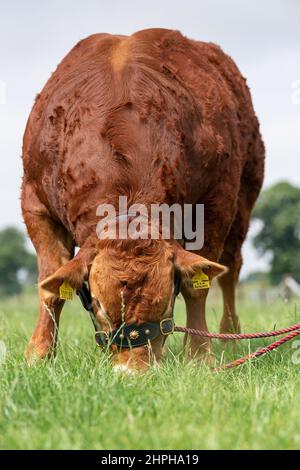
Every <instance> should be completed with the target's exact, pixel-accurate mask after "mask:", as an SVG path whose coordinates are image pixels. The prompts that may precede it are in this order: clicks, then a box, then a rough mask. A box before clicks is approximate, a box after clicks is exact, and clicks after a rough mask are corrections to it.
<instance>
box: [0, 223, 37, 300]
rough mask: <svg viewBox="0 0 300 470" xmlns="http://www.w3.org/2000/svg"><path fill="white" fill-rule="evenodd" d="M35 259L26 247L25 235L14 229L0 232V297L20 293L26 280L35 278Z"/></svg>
mask: <svg viewBox="0 0 300 470" xmlns="http://www.w3.org/2000/svg"><path fill="white" fill-rule="evenodd" d="M36 272H37V268H36V257H35V255H33V254H32V253H30V252H29V251H28V249H27V247H26V239H25V235H24V234H23V233H22V232H21V231H20V230H18V229H17V228H15V227H8V228H5V229H4V230H1V231H0V295H2V296H3V295H13V294H18V293H20V292H21V291H22V287H23V285H24V283H25V282H26V280H29V279H31V280H32V279H35V278H36Z"/></svg>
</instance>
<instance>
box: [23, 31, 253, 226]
mask: <svg viewBox="0 0 300 470" xmlns="http://www.w3.org/2000/svg"><path fill="white" fill-rule="evenodd" d="M154 95H156V96H160V97H161V101H159V99H160V98H156V100H154V99H152V96H154ZM124 97H125V98H124ZM146 100H148V101H149V103H150V104H149V103H148V102H146ZM151 100H152V101H153V102H152V103H151ZM129 101H130V103H131V104H132V105H133V106H134V107H135V109H136V110H137V113H138V114H139V115H140V117H141V124H140V125H141V126H143V119H145V113H146V114H147V113H148V114H151V113H152V114H153V115H155V113H156V114H158V115H161V116H164V119H165V124H166V127H168V126H169V127H171V126H172V123H171V120H172V119H173V121H174V120H175V119H178V122H179V126H180V132H181V133H182V134H183V133H185V134H186V135H185V141H186V142H187V145H188V148H189V151H187V152H186V155H185V156H184V157H182V154H181V153H180V154H179V156H178V160H174V161H172V158H173V157H172V155H165V156H163V157H162V160H165V161H162V162H161V165H166V166H167V168H168V171H169V172H171V173H172V175H171V174H170V177H172V178H173V177H174V178H175V179H176V178H177V176H176V174H175V175H174V174H173V173H174V172H175V169H174V168H175V167H178V166H180V165H181V163H182V162H181V160H180V159H183V158H184V160H185V162H184V164H185V165H186V166H187V171H186V173H185V174H186V175H188V174H189V175H191V174H192V178H194V180H193V183H194V186H195V187H201V188H202V192H203V191H206V190H207V189H208V188H209V185H210V184H211V181H212V179H213V176H212V173H213V174H214V176H217V174H218V171H220V172H222V171H223V170H224V161H226V162H227V163H226V165H227V166H228V165H229V166H230V165H232V166H235V167H237V166H239V167H241V168H242V166H243V160H245V159H246V158H247V155H248V150H247V149H248V147H249V146H250V145H251V139H253V135H254V134H255V133H258V132H259V131H258V124H257V120H256V117H255V114H254V111H253V108H252V103H251V98H250V95H249V91H248V88H247V86H246V84H245V79H244V78H243V77H242V76H241V74H240V72H239V71H238V69H237V67H236V66H235V64H234V63H233V61H232V60H231V59H230V58H229V57H228V56H227V55H225V54H224V53H223V52H222V51H221V49H220V48H218V47H217V46H215V45H213V44H207V43H201V42H196V41H191V40H189V39H186V38H184V37H183V36H182V35H181V34H180V33H179V32H177V31H169V30H163V29H151V30H145V31H140V32H138V33H135V34H134V35H133V36H131V37H125V36H111V35H106V34H99V35H94V36H91V37H89V38H87V39H85V40H83V41H81V42H80V43H78V44H77V45H76V46H75V47H74V48H73V49H72V51H71V52H70V53H69V54H68V55H67V56H66V57H65V59H64V60H63V61H62V62H61V64H60V65H59V66H58V68H57V70H56V71H55V72H54V74H53V75H52V77H51V78H50V80H49V81H48V82H47V84H46V86H45V88H44V89H43V91H42V92H41V94H40V95H39V96H38V98H37V100H36V103H35V105H34V107H33V110H32V112H31V115H30V118H29V121H28V125H27V128H26V132H25V136H24V145H23V159H24V170H25V175H26V179H27V180H28V181H34V182H35V187H36V188H37V191H38V192H40V195H41V198H43V200H44V201H45V203H46V204H47V205H48V207H49V208H50V210H52V211H54V212H56V215H57V216H58V217H61V218H65V219H66V218H69V219H73V218H76V217H77V216H78V213H79V212H84V211H85V210H86V207H85V204H86V202H85V201H86V200H87V199H88V198H89V196H91V198H90V199H92V200H94V201H96V200H97V198H100V197H101V192H102V189H101V188H102V186H103V177H102V176H103V174H106V175H107V177H108V179H109V178H113V177H114V175H115V173H116V172H117V171H118V167H116V165H115V162H114V161H113V160H112V159H111V155H110V154H109V152H108V151H107V142H106V140H105V138H106V135H105V129H106V128H107V127H108V124H107V123H108V122H109V118H110V115H111V113H112V111H113V112H114V113H115V112H118V109H119V108H120V109H121V108H122V107H124V106H125V105H127V102H129ZM158 107H161V108H162V109H159V110H157V108H158ZM163 107H166V108H167V109H165V110H163ZM168 108H169V109H168ZM149 109H150V111H149ZM159 113H160V114H159ZM176 113H177V114H179V113H181V114H182V116H179V117H178V116H176ZM168 114H169V115H170V118H169V120H170V122H167V119H168V117H165V116H168ZM128 115H129V116H131V114H130V113H128ZM146 117H147V116H146ZM154 119H158V118H156V117H154ZM163 124H164V121H163ZM176 125H177V124H176ZM177 127H178V126H177ZM174 129H175V130H174V133H176V132H177V130H176V126H174ZM143 132H144V130H143ZM139 133H140V134H141V133H142V129H141V130H140V132H139ZM151 137H153V138H155V137H156V135H153V136H150V139H151ZM171 139H173V137H172V136H170V140H171ZM175 139H179V140H180V139H182V137H180V136H179V138H178V136H176V135H175ZM179 143H180V142H179ZM180 145H182V144H180ZM191 149H193V150H191ZM149 152H150V153H151V149H150V150H149ZM170 153H171V152H170ZM104 155H109V157H104ZM140 158H146V157H142V156H141V157H140ZM150 158H151V156H150ZM153 158H156V156H155V155H153ZM170 159H171V160H170ZM148 163H149V162H148ZM148 163H147V164H148ZM156 176H157V175H154V177H156ZM180 177H181V178H182V175H181V176H180ZM199 196H201V194H199ZM187 198H188V195H187ZM70 201H72V202H70ZM66 212H69V213H70V212H72V214H66Z"/></svg>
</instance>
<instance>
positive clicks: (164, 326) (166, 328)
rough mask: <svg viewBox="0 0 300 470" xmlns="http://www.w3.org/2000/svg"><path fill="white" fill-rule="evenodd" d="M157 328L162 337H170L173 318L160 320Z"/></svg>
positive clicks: (172, 328) (172, 330)
mask: <svg viewBox="0 0 300 470" xmlns="http://www.w3.org/2000/svg"><path fill="white" fill-rule="evenodd" d="M159 327H160V331H161V334H162V335H164V336H168V335H171V334H172V333H174V328H175V324H174V320H173V318H165V319H164V320H161V322H160V324H159Z"/></svg>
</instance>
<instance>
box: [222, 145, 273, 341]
mask: <svg viewBox="0 0 300 470" xmlns="http://www.w3.org/2000/svg"><path fill="white" fill-rule="evenodd" d="M254 149H255V150H256V153H255V154H254V156H253V158H251V160H250V161H249V162H248V163H247V164H246V165H245V168H244V171H243V175H242V180H241V189H240V193H239V199H238V210H237V213H236V216H235V219H234V221H233V223H232V226H231V229H230V232H229V234H228V236H227V238H226V241H225V243H224V249H223V254H222V256H221V258H220V263H222V264H224V265H225V266H227V267H228V268H229V269H228V272H227V273H226V274H224V275H223V276H222V277H220V278H219V279H218V281H219V285H220V286H221V289H222V294H223V316H222V319H221V324H220V331H221V332H222V333H226V332H240V322H239V318H238V315H237V311H236V302H235V291H236V286H237V283H238V280H239V274H240V269H241V266H242V255H241V249H242V244H243V242H244V240H245V238H246V235H247V232H248V228H249V223H250V217H251V211H252V209H253V206H254V204H255V201H256V199H257V197H258V195H259V192H260V189H261V186H262V182H263V174H264V168H263V166H264V158H263V152H264V149H263V144H262V142H261V140H260V137H259V136H258V137H257V142H256V145H255V147H254Z"/></svg>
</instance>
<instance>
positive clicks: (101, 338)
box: [95, 331, 109, 348]
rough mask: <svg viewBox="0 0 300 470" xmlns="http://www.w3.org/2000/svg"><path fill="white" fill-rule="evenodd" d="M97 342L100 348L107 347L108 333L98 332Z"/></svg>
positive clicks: (96, 334) (96, 335)
mask: <svg viewBox="0 0 300 470" xmlns="http://www.w3.org/2000/svg"><path fill="white" fill-rule="evenodd" d="M95 341H96V343H97V346H99V347H100V348H102V347H105V346H107V343H108V341H109V334H108V333H107V332H106V331H96V333H95Z"/></svg>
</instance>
